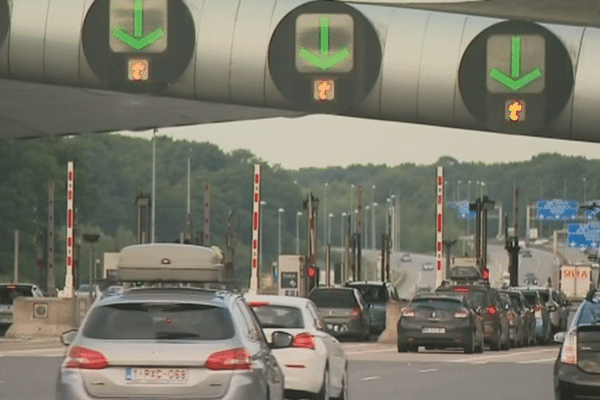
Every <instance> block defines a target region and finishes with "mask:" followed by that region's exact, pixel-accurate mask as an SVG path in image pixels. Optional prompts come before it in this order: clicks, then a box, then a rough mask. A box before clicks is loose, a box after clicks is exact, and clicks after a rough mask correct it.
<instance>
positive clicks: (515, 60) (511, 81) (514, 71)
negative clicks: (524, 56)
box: [490, 36, 542, 91]
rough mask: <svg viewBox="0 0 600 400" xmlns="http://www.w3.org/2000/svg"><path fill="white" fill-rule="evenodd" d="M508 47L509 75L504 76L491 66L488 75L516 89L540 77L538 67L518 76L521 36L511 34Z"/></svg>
mask: <svg viewBox="0 0 600 400" xmlns="http://www.w3.org/2000/svg"><path fill="white" fill-rule="evenodd" d="M510 47H511V52H510V77H508V76H506V75H505V74H504V73H503V72H500V71H499V70H498V69H497V68H492V69H491V70H490V77H492V79H495V80H497V81H498V82H500V83H501V84H503V85H504V86H506V87H508V88H509V89H511V90H513V91H517V90H520V89H522V88H524V87H525V86H527V85H529V84H530V83H532V82H533V81H535V80H536V79H538V78H539V77H541V76H542V71H541V70H540V69H539V68H536V69H534V70H533V71H531V72H529V73H528V74H527V75H524V76H522V77H519V75H521V37H520V36H513V37H512V38H511V46H510Z"/></svg>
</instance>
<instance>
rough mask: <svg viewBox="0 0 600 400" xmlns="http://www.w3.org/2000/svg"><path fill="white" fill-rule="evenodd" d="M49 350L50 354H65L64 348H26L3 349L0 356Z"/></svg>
mask: <svg viewBox="0 0 600 400" xmlns="http://www.w3.org/2000/svg"><path fill="white" fill-rule="evenodd" d="M48 352H50V353H51V354H63V355H64V354H66V349H65V350H58V349H28V350H9V351H3V352H1V353H0V357H7V356H13V355H15V356H19V355H27V354H34V355H35V353H39V355H42V354H44V353H48Z"/></svg>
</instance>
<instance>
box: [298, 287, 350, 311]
mask: <svg viewBox="0 0 600 400" xmlns="http://www.w3.org/2000/svg"><path fill="white" fill-rule="evenodd" d="M308 298H309V299H311V300H312V301H313V302H314V303H315V304H316V305H317V307H319V308H355V307H358V302H357V301H356V298H355V297H354V294H353V293H352V292H351V291H349V290H316V291H314V292H312V293H311V294H310V296H308Z"/></svg>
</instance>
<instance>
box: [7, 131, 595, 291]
mask: <svg viewBox="0 0 600 400" xmlns="http://www.w3.org/2000/svg"><path fill="white" fill-rule="evenodd" d="M188 157H189V159H190V163H191V208H192V219H193V223H194V231H195V232H196V234H197V235H201V234H202V228H203V220H204V215H203V209H204V193H203V191H204V185H205V183H210V184H211V205H212V208H211V232H210V235H211V244H213V245H217V246H220V247H222V248H223V247H224V244H225V234H226V232H227V220H228V216H229V213H230V212H232V213H233V221H234V230H235V234H236V238H237V246H236V260H235V261H236V278H237V279H242V280H243V279H247V278H248V276H249V268H247V267H248V266H249V263H250V241H251V214H252V174H253V165H254V164H255V163H261V164H262V165H263V186H262V199H263V200H264V201H265V202H266V204H265V205H264V206H263V217H264V219H263V243H264V248H263V249H264V250H263V259H264V260H265V264H264V265H265V266H266V265H267V263H268V264H270V262H271V261H272V260H274V258H275V257H276V255H277V251H278V225H279V218H281V232H282V234H281V245H282V252H284V253H290V252H295V249H296V220H297V213H298V212H303V211H304V210H303V209H302V202H303V200H305V197H306V192H308V191H312V192H313V193H314V195H315V196H317V197H318V198H319V199H320V205H319V208H320V227H319V236H320V237H321V239H323V236H324V235H325V236H330V238H331V242H332V244H333V245H334V246H339V244H340V243H341V237H340V235H341V228H342V220H341V216H342V213H343V212H345V213H351V211H352V210H353V207H352V206H351V196H352V198H353V203H354V204H356V201H357V194H356V187H358V186H359V185H361V186H363V187H364V199H363V204H364V205H369V206H371V204H372V202H373V201H374V202H376V203H377V204H378V205H377V206H376V207H375V217H376V218H375V221H376V233H377V235H376V237H377V241H376V243H375V245H376V246H377V247H379V241H380V236H381V233H382V231H383V229H384V227H385V209H386V207H387V199H388V198H390V197H391V196H392V195H394V196H397V197H398V199H399V203H400V215H399V217H400V218H399V219H400V226H401V228H400V230H401V233H400V238H399V239H400V247H401V249H402V250H407V251H414V252H416V251H418V252H432V251H433V243H434V240H435V236H434V215H435V190H436V189H435V174H436V166H437V165H444V166H445V167H446V168H445V172H446V181H447V182H448V183H447V185H446V197H447V199H449V200H454V199H456V200H464V199H466V198H467V194H469V195H470V198H471V200H473V199H474V198H475V196H476V194H477V192H478V188H479V191H481V190H483V191H484V192H487V195H488V196H489V197H490V199H492V200H494V201H496V202H497V203H502V204H503V206H504V211H509V212H511V210H512V207H513V191H514V190H513V189H514V187H515V186H516V187H518V188H519V189H520V191H521V197H520V199H521V201H520V206H521V214H520V217H521V221H522V222H521V224H520V226H521V227H522V228H523V231H522V232H521V236H522V235H523V234H524V227H525V205H527V204H533V203H534V202H535V201H536V200H537V199H538V198H540V195H541V197H543V198H547V199H552V198H563V197H564V191H565V186H566V190H567V198H568V199H571V200H579V201H582V200H583V197H584V186H585V196H586V198H587V200H592V199H598V198H600V188H599V187H598V183H597V181H596V180H595V179H594V178H595V176H596V175H597V173H598V172H600V162H599V161H597V160H586V159H585V158H582V157H565V156H561V155H558V154H542V155H539V156H537V157H534V158H532V159H531V160H530V161H525V162H518V163H509V164H483V163H461V162H459V161H458V160H455V159H453V158H452V157H448V156H446V157H442V158H440V159H439V160H438V162H437V163H436V164H435V165H415V164H408V163H405V164H400V165H397V166H394V167H389V166H386V165H372V164H370V165H366V166H361V165H351V166H349V167H347V168H342V167H329V168H324V169H318V168H303V169H300V170H297V171H289V170H285V169H283V168H281V167H280V166H279V165H269V164H268V163H266V162H264V161H263V160H261V159H259V158H257V157H256V156H255V155H254V154H252V153H251V152H249V151H247V150H235V151H233V152H231V153H225V152H223V151H222V150H221V149H219V148H218V147H217V146H215V145H213V144H210V143H196V142H188V141H180V140H173V139H171V138H168V137H166V136H157V140H156V165H157V168H156V241H158V242H173V241H175V240H177V239H178V238H179V235H180V232H181V231H182V230H184V229H185V227H186V209H187V187H188V183H187V182H188V180H187V164H188ZM68 161H75V166H76V174H75V207H76V208H77V220H78V229H79V233H80V234H83V233H99V234H100V235H101V236H100V241H99V242H98V243H97V244H96V255H98V254H100V255H101V254H102V253H103V252H106V251H119V250H120V249H121V248H122V247H123V246H126V245H130V244H133V243H135V234H134V232H135V231H136V206H135V199H136V196H137V195H138V194H139V193H140V192H142V193H145V194H150V193H151V183H152V142H151V141H149V140H146V139H140V138H131V137H127V136H121V135H114V134H93V135H79V136H75V137H51V138H43V139H31V140H23V141H15V142H1V143H0V221H1V222H2V223H1V224H0V280H10V279H11V278H12V270H13V259H14V256H13V253H14V232H15V230H19V232H20V233H21V266H22V268H21V277H22V280H29V281H37V276H38V271H37V267H36V262H35V259H36V248H35V243H34V237H35V234H36V233H37V232H38V231H40V230H41V229H46V228H47V221H48V182H49V181H54V182H55V188H56V189H55V204H56V206H55V220H56V226H57V235H56V238H57V240H56V269H57V286H62V284H63V281H62V278H61V277H63V276H64V253H65V244H64V221H65V214H66V196H65V194H66V168H67V162H68ZM583 178H585V182H584V180H583ZM459 180H460V181H461V184H460V185H458V181H459ZM469 180H470V181H471V184H470V185H469V184H468V181H469ZM477 181H479V182H485V186H483V185H481V184H479V185H477V184H476V182H477ZM326 184H327V185H326ZM352 185H354V192H353V194H352V195H351V194H350V192H351V188H352ZM373 186H375V189H374V190H372V187H373ZM482 188H483V189H482ZM468 192H469V193H468ZM325 197H326V198H327V199H326V201H325ZM325 203H327V210H326V212H327V214H329V213H331V214H333V216H332V217H327V218H325ZM280 208H281V209H283V210H284V211H283V212H281V213H280V212H279V209H280ZM305 215H306V214H303V215H302V217H300V219H299V221H300V248H301V250H302V249H304V242H305V236H306V234H305V230H306V221H305ZM510 215H511V218H509V221H510V223H511V224H512V212H511V213H510ZM324 219H327V220H329V221H330V222H331V231H330V232H324V224H323V220H324ZM371 221H372V213H371V211H369V216H368V219H367V222H368V231H367V233H368V238H369V239H368V242H367V244H368V245H369V247H370V246H372V245H373V243H371V239H370V238H371V236H372V233H371V224H372V222H371ZM496 224H497V222H495V221H493V220H492V221H490V233H491V234H495V232H496V229H497V225H496ZM555 227H562V224H560V223H545V225H544V227H543V228H544V231H546V232H545V233H547V232H549V230H550V229H553V228H555ZM470 229H471V233H472V232H473V230H474V224H473V223H471V226H470ZM465 230H466V222H465V221H464V220H461V219H460V218H457V217H456V215H455V213H454V212H453V211H452V210H450V209H448V210H447V217H446V219H445V235H446V237H448V238H457V237H459V236H461V235H464V233H465ZM90 250H91V249H90V246H89V245H87V244H82V246H81V247H80V269H81V273H80V274H81V278H82V280H83V281H87V270H88V267H89V264H90V256H91V253H90Z"/></svg>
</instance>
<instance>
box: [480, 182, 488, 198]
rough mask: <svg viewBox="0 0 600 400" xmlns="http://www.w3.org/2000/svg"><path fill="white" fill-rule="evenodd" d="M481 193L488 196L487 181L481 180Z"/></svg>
mask: <svg viewBox="0 0 600 400" xmlns="http://www.w3.org/2000/svg"><path fill="white" fill-rule="evenodd" d="M481 195H482V196H487V185H486V184H485V182H481Z"/></svg>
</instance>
